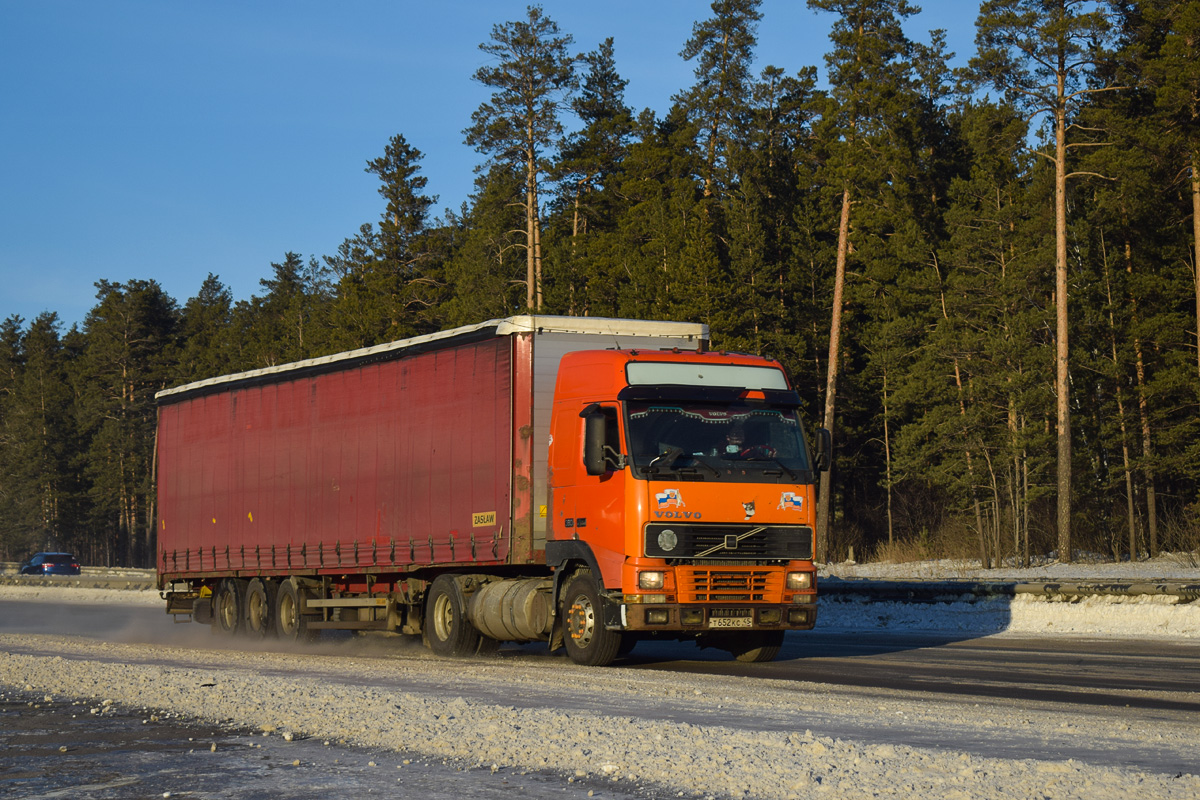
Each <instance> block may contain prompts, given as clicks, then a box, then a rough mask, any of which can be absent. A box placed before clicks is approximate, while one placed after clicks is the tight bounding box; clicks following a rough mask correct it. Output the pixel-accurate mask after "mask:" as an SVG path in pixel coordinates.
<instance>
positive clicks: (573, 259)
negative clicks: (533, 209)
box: [547, 37, 633, 315]
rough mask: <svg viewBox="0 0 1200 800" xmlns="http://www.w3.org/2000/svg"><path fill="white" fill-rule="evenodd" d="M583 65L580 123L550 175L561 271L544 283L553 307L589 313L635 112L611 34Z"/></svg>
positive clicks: (576, 103) (617, 208) (616, 209)
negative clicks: (556, 192)
mask: <svg viewBox="0 0 1200 800" xmlns="http://www.w3.org/2000/svg"><path fill="white" fill-rule="evenodd" d="M582 63H583V64H585V65H586V71H585V73H584V76H583V82H582V86H581V88H580V92H579V94H578V95H577V96H576V97H575V98H574V100H573V101H572V103H571V108H572V110H573V111H574V112H575V115H576V116H577V117H579V120H580V122H581V123H582V127H581V128H580V129H579V130H578V131H576V132H574V133H572V134H571V135H569V136H568V137H567V138H566V139H564V140H563V142H562V144H561V145H560V148H559V153H560V158H559V161H558V162H557V164H556V165H555V167H554V173H553V176H554V179H555V180H556V181H557V182H558V184H559V186H560V187H561V194H560V198H559V201H558V203H557V214H556V218H557V219H555V220H552V221H551V223H550V225H548V228H550V227H553V228H554V229H555V230H558V231H559V233H558V235H557V236H556V237H554V238H555V240H556V243H555V245H554V248H553V249H554V253H555V255H554V260H555V262H556V263H557V264H558V265H559V271H560V274H559V275H558V276H550V277H549V279H548V280H547V284H548V285H549V286H551V287H553V289H551V290H550V291H549V294H551V295H552V297H551V305H552V307H554V308H557V309H560V310H565V311H566V312H567V313H569V314H583V315H588V314H591V313H593V312H594V310H593V308H592V306H591V304H590V302H589V301H590V297H591V291H589V287H591V288H592V289H599V286H600V285H601V284H602V283H603V282H604V281H605V280H606V278H605V277H604V276H603V269H602V267H601V266H599V264H598V262H597V255H598V254H597V253H595V252H594V251H595V250H596V244H597V242H596V237H598V236H603V234H605V233H611V232H612V231H614V230H615V229H616V225H617V218H618V216H619V214H620V212H621V211H622V210H623V203H622V202H621V200H620V199H619V198H618V197H617V196H616V192H615V187H614V186H613V185H612V184H613V183H614V176H615V175H616V174H617V172H618V170H619V169H620V167H621V162H622V161H623V159H624V158H625V155H626V153H627V151H628V145H629V140H630V137H631V134H632V131H633V116H632V112H631V111H630V109H629V107H628V106H626V105H625V97H624V92H625V86H626V84H627V83H628V81H626V80H624V79H623V78H621V76H620V75H619V74H618V72H617V68H616V61H615V58H614V54H613V40H612V38H611V37H609V38H608V39H605V40H604V42H602V43H601V45H600V47H599V48H598V49H597V50H595V51H593V52H591V53H587V54H585V55H584V56H583V58H582ZM599 261H600V262H601V263H602V262H603V258H600V259H599Z"/></svg>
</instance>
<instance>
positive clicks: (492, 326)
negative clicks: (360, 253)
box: [154, 314, 708, 399]
mask: <svg viewBox="0 0 1200 800" xmlns="http://www.w3.org/2000/svg"><path fill="white" fill-rule="evenodd" d="M488 330H492V331H493V332H494V333H493V335H494V336H512V335H514V334H518V333H543V332H544V333H576V334H587V335H594V336H598V337H602V336H613V337H617V336H637V337H648V338H661V339H665V340H673V341H674V342H680V341H683V342H691V343H693V346H698V344H699V342H701V341H707V340H708V326H707V325H702V324H700V323H695V322H654V321H650V320H636V319H609V318H605V317H554V316H542V315H533V314H522V315H520V316H515V317H505V318H503V319H491V320H488V321H487V322H480V323H478V324H476V325H464V326H463V327H461V328H451V329H450V330H446V331H439V332H437V333H430V334H426V335H424V336H414V337H412V338H411V339H401V340H399V341H395V342H387V343H385V344H377V345H375V346H373V347H363V348H360V349H358V350H348V351H346V352H344V353H335V354H334V355H329V356H322V357H320V358H310V359H306V360H304V361H295V362H292V363H290V364H280V365H278V366H274V367H264V368H263V369H255V370H249V371H247V372H238V373H234V374H232V375H221V376H218V377H215V378H207V379H205V380H202V381H195V382H193V383H189V384H185V385H183V386H176V387H175V388H173V389H164V390H163V391H161V392H158V393H157V394H155V395H154V396H155V398H157V399H163V398H167V397H170V396H172V395H177V394H186V393H188V392H193V391H196V390H198V389H206V388H209V387H215V386H220V385H222V384H226V383H236V382H239V381H245V380H253V379H257V378H265V377H268V376H274V375H279V376H282V375H286V373H289V372H295V371H299V370H308V369H314V368H322V367H331V366H333V365H336V364H337V363H338V362H341V361H354V360H357V359H369V358H372V357H375V356H381V355H386V354H393V353H394V354H396V355H400V354H401V353H402V351H404V350H408V349H413V348H417V347H424V346H428V345H431V344H434V345H436V343H437V342H439V341H443V340H448V339H456V338H459V337H463V336H470V335H472V334H479V335H486V332H487V331H488ZM597 344H598V345H599V344H601V343H600V342H597ZM664 344H667V343H666V342H664ZM613 346H618V343H617V341H616V339H615V338H614V341H613Z"/></svg>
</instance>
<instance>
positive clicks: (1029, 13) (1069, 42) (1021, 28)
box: [971, 0, 1115, 562]
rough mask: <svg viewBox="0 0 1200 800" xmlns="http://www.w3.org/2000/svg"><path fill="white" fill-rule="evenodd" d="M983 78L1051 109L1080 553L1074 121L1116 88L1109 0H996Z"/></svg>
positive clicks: (1049, 152) (1060, 368) (1065, 511)
mask: <svg viewBox="0 0 1200 800" xmlns="http://www.w3.org/2000/svg"><path fill="white" fill-rule="evenodd" d="M976 27H977V30H978V33H977V35H976V42H977V44H978V45H979V54H978V56H977V57H976V58H975V59H972V61H971V65H972V67H973V68H974V69H975V70H976V73H977V75H978V78H979V80H980V81H981V82H985V83H987V84H989V85H991V86H994V87H995V88H996V89H997V90H998V91H1001V92H1003V93H1005V95H1006V97H1007V98H1008V100H1009V101H1010V102H1012V103H1014V104H1016V105H1017V106H1018V107H1020V108H1021V109H1022V110H1024V111H1025V112H1026V113H1027V114H1028V115H1029V116H1030V117H1034V116H1043V115H1044V116H1045V117H1046V118H1047V119H1048V121H1049V122H1048V124H1049V126H1050V129H1051V134H1050V139H1051V143H1050V147H1049V148H1048V149H1046V150H1039V151H1038V154H1039V155H1040V156H1042V157H1044V158H1046V159H1047V160H1048V161H1049V162H1050V163H1051V164H1053V165H1054V170H1055V173H1054V220H1055V242H1056V248H1055V265H1056V266H1055V313H1056V323H1055V346H1056V350H1057V352H1056V358H1055V375H1056V377H1055V394H1056V408H1057V429H1056V430H1057V442H1058V481H1057V491H1058V498H1057V504H1058V513H1057V524H1058V552H1059V558H1060V559H1061V560H1063V561H1065V562H1069V561H1071V559H1072V552H1071V548H1072V543H1071V488H1072V487H1071V397H1070V372H1069V365H1070V343H1069V325H1068V313H1067V302H1068V275H1067V266H1068V265H1067V180H1068V179H1069V178H1071V177H1074V175H1073V174H1072V173H1070V172H1069V171H1068V167H1067V157H1068V151H1069V150H1070V149H1071V148H1072V147H1073V146H1075V145H1074V144H1073V143H1071V142H1069V141H1068V128H1069V125H1070V123H1071V122H1072V121H1073V120H1074V118H1075V116H1076V115H1077V114H1078V110H1079V107H1080V105H1081V104H1082V103H1083V102H1084V101H1085V100H1086V99H1087V98H1088V97H1090V96H1091V95H1093V94H1095V93H1096V92H1100V91H1107V90H1111V89H1113V88H1115V87H1114V86H1111V85H1102V86H1097V85H1093V84H1091V83H1089V81H1088V78H1089V76H1091V75H1092V74H1094V70H1095V66H1096V63H1097V59H1098V58H1099V57H1100V55H1101V54H1100V52H1099V50H1100V48H1101V47H1102V46H1103V44H1104V43H1105V41H1106V39H1107V38H1108V37H1109V35H1110V26H1109V22H1108V20H1107V18H1106V17H1105V15H1104V13H1103V9H1102V7H1101V4H1099V3H1096V2H1092V0H989V1H988V2H986V3H984V4H983V6H982V7H981V8H980V11H979V20H978V21H977V22H976Z"/></svg>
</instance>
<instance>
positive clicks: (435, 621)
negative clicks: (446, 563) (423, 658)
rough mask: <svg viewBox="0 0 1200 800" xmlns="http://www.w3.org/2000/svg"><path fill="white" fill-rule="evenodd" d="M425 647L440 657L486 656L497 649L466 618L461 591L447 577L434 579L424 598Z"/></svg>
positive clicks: (496, 644) (497, 645)
mask: <svg viewBox="0 0 1200 800" xmlns="http://www.w3.org/2000/svg"><path fill="white" fill-rule="evenodd" d="M485 640H486V643H485ZM425 644H426V645H428V647H429V649H430V650H432V651H433V652H435V653H437V654H438V655H439V656H449V657H452V658H462V657H464V656H473V655H477V654H480V653H482V654H487V652H488V651H489V650H491V651H493V652H494V650H495V648H496V647H499V642H496V640H495V639H491V638H489V637H486V636H484V635H483V634H481V633H480V632H479V631H478V630H477V629H476V628H475V626H474V625H472V624H471V622H470V620H468V619H467V610H466V604H465V603H464V602H463V597H462V592H460V591H459V589H458V587H457V586H455V585H454V579H453V578H452V577H450V576H449V575H439V576H438V577H436V578H434V580H433V583H432V584H430V586H429V591H428V592H427V593H426V595H425Z"/></svg>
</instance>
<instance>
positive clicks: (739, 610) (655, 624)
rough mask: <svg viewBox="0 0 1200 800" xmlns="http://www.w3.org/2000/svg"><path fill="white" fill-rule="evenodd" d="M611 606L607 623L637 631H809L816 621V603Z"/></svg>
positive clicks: (616, 627)
mask: <svg viewBox="0 0 1200 800" xmlns="http://www.w3.org/2000/svg"><path fill="white" fill-rule="evenodd" d="M610 609H611V610H612V612H614V613H612V615H611V617H610V618H608V619H606V620H605V627H608V628H610V629H612V630H625V631H638V632H649V631H672V632H676V633H679V632H683V633H714V632H720V633H736V632H738V631H780V630H783V631H807V630H812V628H813V626H815V625H816V624H817V605H816V603H806V604H803V605H801V604H794V603H781V604H754V605H750V604H746V605H739V604H698V603H686V604H682V603H621V604H615V603H614V604H612V605H610Z"/></svg>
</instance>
